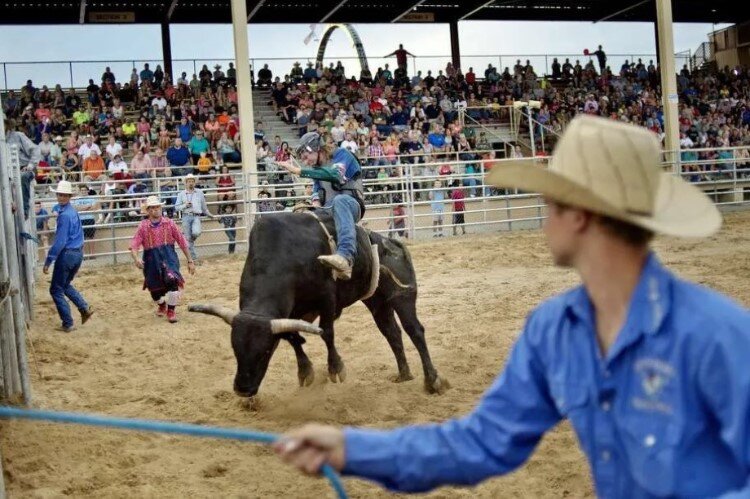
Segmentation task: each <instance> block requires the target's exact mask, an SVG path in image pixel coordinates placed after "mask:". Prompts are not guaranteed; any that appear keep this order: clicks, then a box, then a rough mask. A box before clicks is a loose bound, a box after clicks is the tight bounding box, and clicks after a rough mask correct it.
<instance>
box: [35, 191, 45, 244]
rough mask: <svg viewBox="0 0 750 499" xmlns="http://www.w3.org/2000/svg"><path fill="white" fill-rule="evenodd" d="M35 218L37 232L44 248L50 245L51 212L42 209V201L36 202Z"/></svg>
mask: <svg viewBox="0 0 750 499" xmlns="http://www.w3.org/2000/svg"><path fill="white" fill-rule="evenodd" d="M34 218H35V220H36V232H37V235H38V236H39V239H40V240H41V242H42V246H47V245H48V244H49V237H48V234H47V232H48V231H49V212H48V211H47V210H46V209H44V207H42V202H41V201H34Z"/></svg>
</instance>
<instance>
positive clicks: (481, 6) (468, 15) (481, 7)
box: [458, 0, 495, 21]
mask: <svg viewBox="0 0 750 499" xmlns="http://www.w3.org/2000/svg"><path fill="white" fill-rule="evenodd" d="M493 3H495V0H490V1H489V2H483V3H482V4H481V5H479V6H478V7H476V8H474V9H471V10H470V11H469V12H467V13H466V14H464V15H462V16H461V17H459V18H458V20H459V21H463V20H465V19H466V18H467V17H471V16H473V15H474V14H476V13H477V12H479V11H480V10H482V9H484V8H485V7H489V6H490V5H492V4H493Z"/></svg>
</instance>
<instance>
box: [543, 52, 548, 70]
mask: <svg viewBox="0 0 750 499" xmlns="http://www.w3.org/2000/svg"><path fill="white" fill-rule="evenodd" d="M544 74H549V60H548V59H547V54H545V55H544Z"/></svg>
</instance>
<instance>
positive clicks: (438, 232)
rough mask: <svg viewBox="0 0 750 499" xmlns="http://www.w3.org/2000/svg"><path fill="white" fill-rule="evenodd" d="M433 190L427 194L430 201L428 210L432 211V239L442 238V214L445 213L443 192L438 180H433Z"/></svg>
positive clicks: (441, 184)
mask: <svg viewBox="0 0 750 499" xmlns="http://www.w3.org/2000/svg"><path fill="white" fill-rule="evenodd" d="M432 187H433V190H431V191H430V192H429V193H428V196H427V197H428V198H429V199H430V201H431V203H430V209H431V210H432V237H443V213H445V205H444V204H443V201H445V191H443V189H442V187H443V183H442V182H441V181H440V180H435V182H434V183H433V186H432Z"/></svg>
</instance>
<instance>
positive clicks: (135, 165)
mask: <svg viewBox="0 0 750 499" xmlns="http://www.w3.org/2000/svg"><path fill="white" fill-rule="evenodd" d="M130 171H131V172H132V174H133V177H134V178H136V179H143V178H151V177H152V176H153V166H152V165H151V157H150V156H149V155H148V154H146V153H145V152H144V151H142V150H141V151H138V152H137V153H135V156H133V159H132V160H131V161H130Z"/></svg>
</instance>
